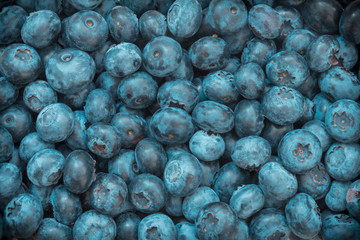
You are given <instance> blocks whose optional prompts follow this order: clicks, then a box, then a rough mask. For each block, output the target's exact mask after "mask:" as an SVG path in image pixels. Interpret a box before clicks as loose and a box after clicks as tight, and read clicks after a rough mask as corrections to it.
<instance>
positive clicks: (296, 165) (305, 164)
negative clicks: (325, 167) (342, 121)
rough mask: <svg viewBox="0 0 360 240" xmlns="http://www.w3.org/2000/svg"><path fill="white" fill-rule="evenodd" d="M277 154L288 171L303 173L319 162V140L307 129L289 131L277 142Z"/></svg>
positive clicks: (320, 151) (320, 153) (320, 152)
mask: <svg viewBox="0 0 360 240" xmlns="http://www.w3.org/2000/svg"><path fill="white" fill-rule="evenodd" d="M278 156H279V157H280V159H281V163H282V164H283V165H284V167H285V168H286V169H287V170H288V171H290V172H292V173H295V174H303V173H305V172H306V171H308V170H310V169H312V168H314V167H315V166H316V164H317V163H318V162H320V160H321V156H322V149H321V145H320V141H319V139H318V138H317V137H316V136H315V135H314V134H312V133H311V132H309V131H307V130H303V129H296V130H293V131H290V132H288V133H287V134H286V135H285V136H284V137H283V138H282V139H281V141H280V143H279V146H278Z"/></svg>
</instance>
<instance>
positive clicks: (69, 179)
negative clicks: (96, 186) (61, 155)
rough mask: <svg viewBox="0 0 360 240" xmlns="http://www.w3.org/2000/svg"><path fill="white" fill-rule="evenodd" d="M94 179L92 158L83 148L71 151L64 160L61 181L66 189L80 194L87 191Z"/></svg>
mask: <svg viewBox="0 0 360 240" xmlns="http://www.w3.org/2000/svg"><path fill="white" fill-rule="evenodd" d="M94 179H95V162H94V159H93V158H92V157H91V156H90V154H88V153H87V152H85V151H83V150H75V151H73V152H71V153H70V154H69V155H68V156H67V157H66V160H65V163H64V171H63V182H64V186H65V187H66V189H67V190H69V191H70V192H72V193H75V194H80V193H84V192H85V191H87V190H88V189H89V187H90V185H91V184H92V182H93V180H94Z"/></svg>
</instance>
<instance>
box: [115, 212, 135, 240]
mask: <svg viewBox="0 0 360 240" xmlns="http://www.w3.org/2000/svg"><path fill="white" fill-rule="evenodd" d="M140 221H141V218H140V217H138V215H136V214H135V213H132V212H127V213H123V214H121V215H120V216H119V217H118V218H117V219H116V240H121V239H128V240H136V239H138V227H139V223H140Z"/></svg>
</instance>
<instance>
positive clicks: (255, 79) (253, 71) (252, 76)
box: [234, 62, 265, 99]
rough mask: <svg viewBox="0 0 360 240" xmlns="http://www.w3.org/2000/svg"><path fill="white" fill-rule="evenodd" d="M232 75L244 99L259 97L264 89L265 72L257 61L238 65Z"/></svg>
mask: <svg viewBox="0 0 360 240" xmlns="http://www.w3.org/2000/svg"><path fill="white" fill-rule="evenodd" d="M234 77H235V85H236V87H237V89H238V91H239V93H240V94H241V96H243V97H244V98H246V99H256V98H259V97H260V96H261V94H262V93H263V91H264V89H265V73H264V71H263V70H262V68H261V66H260V65H259V64H257V63H254V62H249V63H245V64H242V65H240V66H239V68H238V69H237V70H236V72H235V74H234Z"/></svg>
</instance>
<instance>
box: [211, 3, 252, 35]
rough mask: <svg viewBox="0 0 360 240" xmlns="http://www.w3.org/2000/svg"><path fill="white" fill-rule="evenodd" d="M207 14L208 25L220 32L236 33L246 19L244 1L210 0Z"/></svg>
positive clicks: (245, 22) (244, 23)
mask: <svg viewBox="0 0 360 240" xmlns="http://www.w3.org/2000/svg"><path fill="white" fill-rule="evenodd" d="M208 16H209V23H210V26H211V27H213V28H214V29H215V30H217V31H218V32H220V33H221V34H230V33H236V32H237V31H239V30H240V29H241V28H242V27H244V26H245V25H246V24H247V19H248V13H247V9H246V6H245V4H244V2H243V1H237V0H236V1H235V0H220V1H211V2H210V4H209V11H208Z"/></svg>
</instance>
